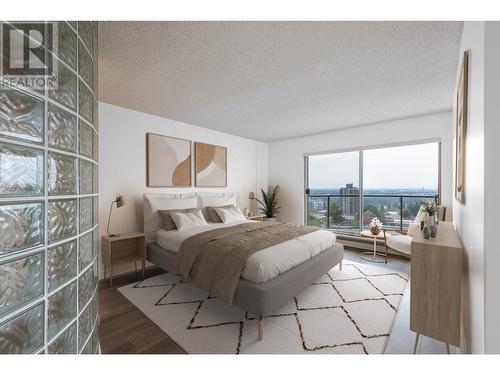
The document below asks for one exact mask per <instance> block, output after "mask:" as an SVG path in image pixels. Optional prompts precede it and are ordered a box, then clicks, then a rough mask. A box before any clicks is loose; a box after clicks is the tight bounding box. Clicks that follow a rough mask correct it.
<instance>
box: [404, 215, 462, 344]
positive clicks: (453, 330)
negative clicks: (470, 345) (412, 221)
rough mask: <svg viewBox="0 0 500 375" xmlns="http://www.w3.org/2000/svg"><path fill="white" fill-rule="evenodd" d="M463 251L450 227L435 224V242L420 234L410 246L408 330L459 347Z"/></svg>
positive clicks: (453, 229)
mask: <svg viewBox="0 0 500 375" xmlns="http://www.w3.org/2000/svg"><path fill="white" fill-rule="evenodd" d="M462 262H463V249H462V245H461V243H460V240H459V238H458V235H457V233H456V231H455V228H454V226H453V223H451V222H447V221H443V222H440V223H439V224H438V233H437V235H436V237H435V238H430V239H425V238H424V237H423V235H422V233H421V232H419V233H418V234H417V235H416V236H415V237H414V239H413V241H412V243H411V302H410V329H411V330H412V331H414V332H416V333H417V339H416V341H415V348H416V345H417V340H418V337H419V335H424V336H428V337H432V338H433V339H436V340H439V341H442V342H444V343H446V344H447V348H448V350H449V346H448V345H454V346H458V347H459V346H460V326H461V325H460V314H461V288H462V272H463V268H462Z"/></svg>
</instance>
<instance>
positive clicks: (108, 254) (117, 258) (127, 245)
mask: <svg viewBox="0 0 500 375" xmlns="http://www.w3.org/2000/svg"><path fill="white" fill-rule="evenodd" d="M137 261H141V262H142V277H143V278H144V267H145V263H146V235H145V234H144V233H141V232H133V233H123V234H120V235H119V236H117V237H109V236H103V237H102V262H103V263H104V278H106V269H107V267H109V270H110V273H111V276H110V279H109V285H113V266H118V265H123V264H127V263H132V262H134V265H135V270H136V271H137Z"/></svg>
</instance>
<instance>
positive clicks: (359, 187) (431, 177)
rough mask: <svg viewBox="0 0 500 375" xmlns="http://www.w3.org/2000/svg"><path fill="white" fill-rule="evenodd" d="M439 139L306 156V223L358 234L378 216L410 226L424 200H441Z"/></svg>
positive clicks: (397, 225) (387, 224) (389, 222)
mask: <svg viewBox="0 0 500 375" xmlns="http://www.w3.org/2000/svg"><path fill="white" fill-rule="evenodd" d="M439 150H440V147H439V143H438V142H433V143H424V144H414V145H405V146H396V147H383V148H382V147H381V148H372V149H359V150H356V151H348V152H338V153H328V154H321V155H310V156H308V157H306V168H307V169H306V171H307V173H306V176H307V190H306V193H307V195H306V203H307V204H306V206H307V207H306V217H307V224H308V225H314V226H319V227H323V228H329V229H333V230H335V231H337V232H341V233H347V234H358V233H359V231H360V230H362V229H363V228H367V227H368V226H369V224H370V221H371V220H372V219H373V218H374V217H378V218H379V220H380V221H381V222H382V224H383V225H384V227H387V228H396V229H402V230H406V229H407V227H408V223H410V222H411V221H413V220H414V219H415V216H416V214H417V211H418V209H419V207H420V205H421V203H422V201H439V152H440V151H439Z"/></svg>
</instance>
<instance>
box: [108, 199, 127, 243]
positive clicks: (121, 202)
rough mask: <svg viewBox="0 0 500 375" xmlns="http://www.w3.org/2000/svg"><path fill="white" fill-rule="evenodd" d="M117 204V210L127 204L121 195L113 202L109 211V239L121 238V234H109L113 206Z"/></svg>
mask: <svg viewBox="0 0 500 375" xmlns="http://www.w3.org/2000/svg"><path fill="white" fill-rule="evenodd" d="M114 203H116V208H120V207H121V206H123V205H124V204H125V197H124V196H123V195H121V194H117V195H116V197H115V200H114V201H113V202H111V208H110V209H109V217H108V229H107V230H108V236H109V237H119V236H120V235H119V234H111V233H109V222H110V221H111V212H113V204H114Z"/></svg>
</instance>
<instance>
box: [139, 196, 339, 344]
mask: <svg viewBox="0 0 500 375" xmlns="http://www.w3.org/2000/svg"><path fill="white" fill-rule="evenodd" d="M234 203H235V196H234V194H228V193H226V194H208V193H206V194H204V195H202V194H187V195H170V194H168V195H167V194H145V195H144V229H145V233H146V239H147V242H148V243H147V259H148V261H150V262H151V263H153V264H155V265H156V266H158V267H160V268H162V269H164V270H166V271H168V272H171V273H176V271H177V267H176V266H178V264H177V263H178V261H179V259H178V253H179V250H180V249H181V246H182V245H183V243H185V241H186V240H188V239H192V238H194V237H196V236H197V235H199V234H201V233H207V234H208V232H210V233H214V232H223V231H226V230H231V228H233V230H234V228H237V227H238V226H245V227H253V226H256V225H259V223H256V222H252V221H249V220H242V221H241V222H233V223H229V224H224V223H210V225H209V226H208V227H203V228H192V229H188V230H181V231H179V230H165V229H164V227H163V225H162V222H161V218H160V217H159V214H158V211H159V210H161V209H165V208H167V209H179V208H190V207H193V205H195V206H196V207H201V208H204V207H205V206H212V205H213V206H219V205H220V206H224V205H226V204H234ZM260 225H262V224H260ZM342 259H343V245H342V244H339V243H337V242H336V237H335V235H334V234H333V233H331V232H329V231H324V230H318V231H314V232H311V233H307V234H304V235H301V236H298V237H296V238H294V239H292V240H287V241H285V242H281V243H278V244H276V245H273V246H270V247H267V248H263V249H262V250H259V251H256V252H255V253H253V254H252V255H251V256H249V257H248V259H247V260H246V264H245V267H244V268H243V271H242V272H241V277H240V278H239V282H238V284H237V287H236V290H235V292H234V297H233V299H232V301H231V303H232V304H233V305H235V306H238V307H240V308H242V309H243V310H245V311H246V312H248V313H250V314H254V315H256V316H257V317H258V319H259V324H258V339H259V340H262V339H263V327H264V317H265V316H266V315H270V314H272V313H274V312H275V311H276V310H278V309H279V308H280V307H282V306H283V305H285V304H286V303H287V302H289V301H290V300H291V299H292V298H293V297H294V296H295V295H297V294H299V293H300V292H301V291H302V290H303V289H305V288H306V287H307V286H309V285H310V284H311V283H313V282H314V281H316V280H317V279H319V278H320V277H321V276H322V275H324V274H325V273H326V272H328V271H329V270H330V269H332V268H333V267H335V266H336V265H339V267H342Z"/></svg>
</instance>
